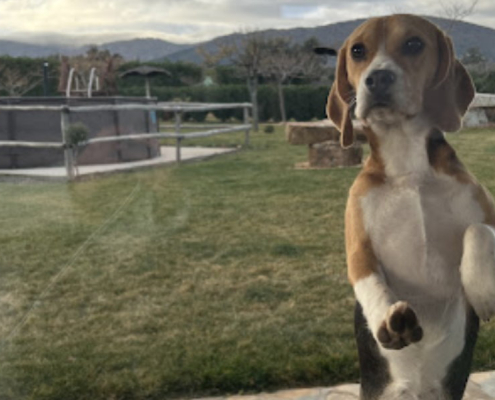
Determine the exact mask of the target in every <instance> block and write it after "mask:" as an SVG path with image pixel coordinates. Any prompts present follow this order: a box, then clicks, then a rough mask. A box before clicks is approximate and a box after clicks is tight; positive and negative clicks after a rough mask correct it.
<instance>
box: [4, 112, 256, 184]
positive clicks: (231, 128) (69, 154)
mask: <svg viewBox="0 0 495 400" xmlns="http://www.w3.org/2000/svg"><path fill="white" fill-rule="evenodd" d="M232 108H242V109H244V121H243V122H244V123H243V124H240V125H228V126H227V127H219V126H213V128H214V129H211V128H212V127H211V126H208V127H207V126H197V125H182V119H183V114H184V113H191V112H203V111H214V110H221V109H232ZM251 109H252V104H251V103H215V104H212V103H208V104H206V103H171V102H163V103H158V104H156V105H146V104H120V105H96V106H95V105H93V106H38V105H30V106H13V105H0V112H1V111H52V112H53V111H57V112H60V124H61V130H62V141H61V142H28V141H20V140H4V141H0V148H1V147H26V148H38V149H47V148H49V149H61V150H63V151H64V160H65V169H66V172H67V178H68V179H69V180H72V179H74V177H75V174H74V170H75V160H74V148H73V146H72V145H71V144H70V138H69V137H68V135H67V132H68V128H69V126H70V122H69V121H70V114H71V113H80V112H93V111H126V110H129V111H131V110H133V111H134V110H138V111H140V110H143V111H165V112H172V113H174V116H175V124H174V125H173V126H172V128H173V129H174V133H166V132H163V133H162V132H156V133H149V132H146V133H133V134H130V135H122V136H106V137H99V138H92V139H88V140H86V141H84V142H82V143H79V144H78V146H85V145H88V144H93V143H104V142H116V141H125V140H142V139H162V138H166V139H175V140H176V161H177V162H178V163H180V161H181V146H182V141H183V140H185V139H192V138H203V137H208V136H213V135H219V134H222V133H232V132H242V131H244V132H245V139H244V144H245V145H246V146H247V145H249V133H250V131H251V127H252V126H251V122H250V110H251ZM157 124H158V123H157ZM186 127H187V128H192V127H194V128H195V129H204V128H207V129H208V128H210V129H209V130H207V131H197V132H190V133H181V129H183V128H186ZM158 128H159V126H158ZM158 130H159V129H158Z"/></svg>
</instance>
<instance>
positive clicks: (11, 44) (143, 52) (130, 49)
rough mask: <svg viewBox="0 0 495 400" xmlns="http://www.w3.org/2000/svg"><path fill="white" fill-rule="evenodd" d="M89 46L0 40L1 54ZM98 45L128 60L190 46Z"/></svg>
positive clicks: (154, 42) (153, 42)
mask: <svg viewBox="0 0 495 400" xmlns="http://www.w3.org/2000/svg"><path fill="white" fill-rule="evenodd" d="M89 47H90V45H84V46H69V45H64V44H30V43H23V42H16V41H12V40H0V55H8V56H11V57H32V58H37V57H48V56H51V55H58V54H62V55H68V56H73V55H77V54H84V53H86V51H87V50H88V48H89ZM98 47H99V48H100V49H108V50H109V51H110V52H111V53H118V54H120V55H121V56H122V57H124V58H125V59H126V60H141V61H150V60H153V59H156V58H160V57H165V56H166V55H168V54H171V53H175V52H177V51H179V50H182V49H186V48H189V47H190V45H181V44H175V43H171V42H167V41H165V40H160V39H133V40H122V41H115V42H109V43H104V44H102V45H99V46H98Z"/></svg>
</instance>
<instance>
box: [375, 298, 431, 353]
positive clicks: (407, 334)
mask: <svg viewBox="0 0 495 400" xmlns="http://www.w3.org/2000/svg"><path fill="white" fill-rule="evenodd" d="M377 338H378V341H379V342H380V344H381V345H382V346H383V347H384V348H386V349H394V350H400V349H402V348H404V347H406V346H409V345H410V344H411V343H416V342H419V341H420V340H421V339H422V338H423V328H421V326H419V322H418V317H416V313H415V312H414V311H413V309H412V308H411V307H410V306H409V304H407V303H406V302H404V301H398V302H397V303H395V304H393V305H392V306H391V307H390V308H389V310H388V313H387V316H386V318H385V320H384V321H383V323H382V325H381V326H380V328H379V329H378V334H377Z"/></svg>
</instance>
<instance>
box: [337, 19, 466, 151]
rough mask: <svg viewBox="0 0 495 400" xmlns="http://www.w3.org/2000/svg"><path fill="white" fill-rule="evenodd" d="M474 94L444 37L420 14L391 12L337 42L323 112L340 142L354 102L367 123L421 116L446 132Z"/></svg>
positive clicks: (347, 136) (346, 141) (348, 129)
mask: <svg viewBox="0 0 495 400" xmlns="http://www.w3.org/2000/svg"><path fill="white" fill-rule="evenodd" d="M474 93H475V92H474V87H473V84H472V81H471V78H470V77H469V74H468V73H467V71H466V70H465V69H464V67H463V66H462V65H461V64H460V63H459V61H457V60H456V59H455V56H454V50H453V46H452V42H451V40H450V38H449V37H447V36H446V35H445V34H444V33H443V32H442V31H441V30H440V29H438V28H437V27H436V26H435V25H434V24H432V23H430V22H429V21H427V20H425V19H423V18H421V17H417V16H413V15H393V16H388V17H380V18H373V19H370V20H368V21H366V22H365V23H363V24H362V25H361V26H359V27H358V28H357V29H356V30H355V31H354V32H353V33H352V34H351V35H350V36H349V38H348V39H347V40H346V41H345V43H344V44H343V46H342V48H341V49H340V51H339V54H338V61H337V68H336V72H335V81H334V83H333V86H332V89H331V91H330V95H329V98H328V104H327V115H328V117H329V118H330V119H331V120H332V121H333V122H334V123H335V124H336V126H337V127H338V128H339V130H340V131H341V133H342V139H341V142H342V145H343V146H344V147H347V146H350V145H352V143H353V129H352V122H351V115H350V112H351V110H350V109H351V107H352V106H353V105H354V102H355V105H356V108H355V114H356V117H357V118H358V119H360V120H361V121H363V122H364V124H365V125H368V126H370V125H373V124H385V125H393V124H394V123H397V122H398V121H401V120H406V119H412V118H414V117H418V116H424V117H425V119H426V120H427V121H428V123H429V124H430V125H431V126H434V127H437V128H439V129H441V130H444V131H447V132H452V131H456V130H458V129H459V127H460V124H461V118H462V116H463V115H464V113H465V112H466V110H467V108H468V106H469V104H470V103H471V101H472V99H473V97H474Z"/></svg>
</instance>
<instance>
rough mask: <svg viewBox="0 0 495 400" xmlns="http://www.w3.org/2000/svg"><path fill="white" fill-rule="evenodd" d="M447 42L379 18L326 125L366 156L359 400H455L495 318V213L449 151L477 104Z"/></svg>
mask: <svg viewBox="0 0 495 400" xmlns="http://www.w3.org/2000/svg"><path fill="white" fill-rule="evenodd" d="M474 94H475V91H474V87H473V84H472V81H471V78H470V77H469V75H468V73H467V71H466V70H465V69H464V67H463V66H462V65H461V64H460V63H459V61H457V60H456V59H455V56H454V51H453V46H452V42H451V40H450V39H449V38H448V37H447V36H446V35H445V34H444V33H443V32H442V31H441V30H440V29H438V28H437V27H436V26H435V25H433V24H432V23H430V22H428V21H427V20H425V19H423V18H420V17H417V16H413V15H392V16H387V17H380V18H373V19H370V20H368V21H366V22H365V23H363V24H362V25H361V26H359V27H358V28H357V29H356V30H355V31H354V32H353V33H352V34H351V35H350V37H349V38H348V39H347V40H346V41H345V43H344V44H343V46H342V48H341V49H340V50H339V53H338V60H337V68H336V77H335V81H334V83H333V86H332V89H331V91H330V95H329V98H328V104H327V113H328V116H329V118H330V119H331V120H332V121H333V122H334V124H335V125H336V126H337V127H338V129H339V130H340V132H341V143H342V145H343V146H344V147H347V146H351V145H352V144H353V125H352V121H351V112H352V111H353V110H354V112H355V116H356V118H357V119H359V120H360V121H361V122H362V124H363V126H364V130H365V133H366V136H367V139H368V142H369V145H370V149H371V154H370V157H369V158H368V159H367V160H366V162H365V163H364V166H363V169H362V171H361V172H360V174H359V175H358V176H357V178H356V180H355V181H354V184H353V185H352V187H351V189H350V192H349V198H348V202H347V208H346V216H345V225H346V229H345V238H346V254H347V265H348V276H349V280H350V282H351V284H352V286H353V289H354V293H355V296H356V300H357V304H356V310H355V334H356V340H357V345H358V353H359V361H360V369H361V399H363V400H374V399H380V400H382V399H401V400H402V399H407V400H409V399H411V400H412V399H421V400H460V399H461V398H462V395H463V393H464V390H465V386H466V382H467V379H468V376H469V371H470V365H471V360H472V356H473V350H474V345H475V341H476V338H477V333H478V327H479V319H480V318H481V319H488V318H490V317H491V316H492V315H493V314H495V229H494V227H495V206H494V202H493V200H492V197H491V196H490V194H489V193H488V192H487V190H485V188H484V187H483V186H481V185H480V184H479V183H478V182H477V181H476V180H475V178H474V177H473V176H472V175H471V174H470V173H469V172H468V171H467V170H466V168H465V167H464V165H463V164H462V163H461V162H460V161H459V159H458V158H457V156H456V153H455V151H454V150H453V149H452V147H451V146H450V145H449V144H448V142H447V141H446V139H445V135H444V132H445V131H446V132H451V131H456V130H458V129H459V128H460V126H461V119H462V116H463V115H464V113H465V112H466V110H467V108H468V106H469V104H470V103H471V101H472V99H473V97H474Z"/></svg>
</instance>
